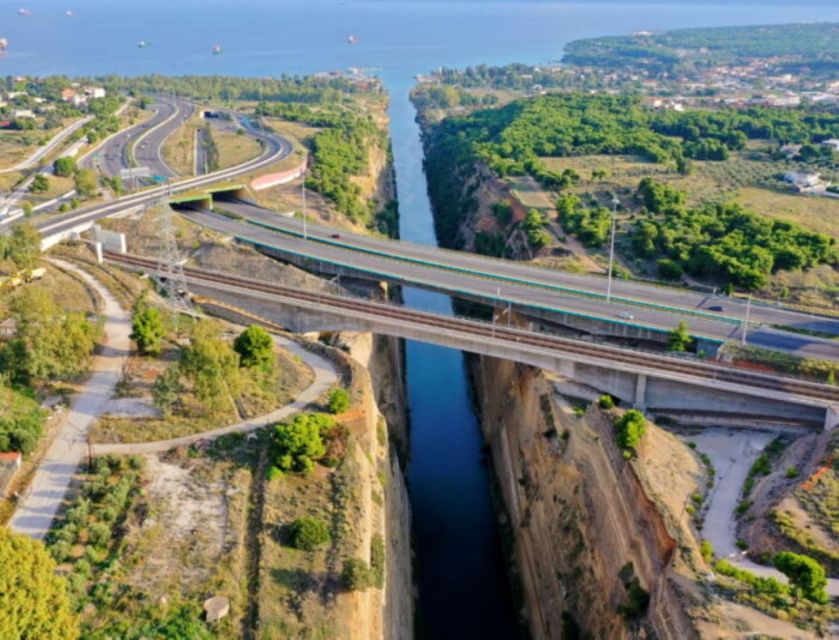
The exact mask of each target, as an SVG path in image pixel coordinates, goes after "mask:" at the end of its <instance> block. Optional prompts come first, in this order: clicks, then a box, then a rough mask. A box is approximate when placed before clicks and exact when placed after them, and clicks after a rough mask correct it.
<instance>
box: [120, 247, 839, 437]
mask: <svg viewBox="0 0 839 640" xmlns="http://www.w3.org/2000/svg"><path fill="white" fill-rule="evenodd" d="M106 259H107V260H109V261H112V262H114V263H116V264H120V265H123V266H125V267H127V268H131V269H135V270H139V271H144V272H149V273H153V272H154V271H155V270H156V268H157V262H156V260H153V259H149V258H142V257H138V256H131V255H125V254H115V253H106ZM184 273H185V276H186V278H187V281H188V282H189V285H190V289H191V290H194V291H197V292H200V293H206V294H207V295H212V296H214V297H218V298H219V299H222V300H224V301H229V302H233V303H234V304H236V303H241V301H242V300H243V298H246V299H248V300H250V301H252V303H253V307H255V308H256V310H257V312H258V313H259V314H260V315H262V316H265V317H268V318H269V319H271V320H273V321H275V322H278V323H280V324H283V325H284V326H287V327H289V328H290V329H292V330H294V331H314V330H354V331H369V332H373V333H380V334H384V335H389V336H394V337H399V338H405V339H410V340H418V341H421V342H428V343H433V344H438V345H442V346H447V347H452V348H455V349H459V350H463V351H467V352H470V353H476V354H481V355H486V356H491V357H497V358H504V359H508V360H512V361H515V362H520V363H522V364H526V365H531V366H535V367H539V368H542V369H548V370H552V371H556V372H559V373H561V374H563V375H565V376H567V377H570V378H573V379H575V380H578V381H581V382H584V383H585V384H588V385H590V386H592V387H594V388H596V389H599V390H601V391H603V392H605V393H610V394H612V395H614V396H616V397H618V398H620V399H621V400H623V401H626V402H628V403H630V404H633V405H635V406H637V407H639V408H642V409H645V410H650V411H654V412H666V411H667V410H670V411H672V412H683V413H684V412H691V411H694V412H696V411H702V412H704V413H706V414H708V413H713V412H719V413H721V414H722V413H724V414H725V415H727V416H742V417H747V418H748V419H749V420H750V421H752V422H753V423H759V424H767V423H768V424H775V423H783V424H790V423H796V424H800V425H809V426H815V425H819V426H825V427H833V426H835V424H836V423H837V421H839V413H837V410H836V407H839V389H837V388H836V387H833V386H828V385H822V384H817V383H812V382H807V381H802V380H797V379H791V378H785V377H781V376H777V375H768V374H762V373H755V372H752V371H747V370H739V369H737V368H735V367H732V366H731V364H726V363H716V362H707V361H701V362H700V361H696V360H692V359H685V358H680V357H675V356H672V355H666V354H655V353H650V352H641V351H634V350H631V349H626V348H619V347H615V346H609V345H604V344H598V343H592V342H586V341H581V340H574V339H569V338H564V337H559V336H556V335H551V334H544V333H539V332H534V331H526V330H523V329H519V328H514V327H508V326H505V325H504V324H503V323H487V322H480V321H476V320H472V319H466V318H458V317H448V316H441V315H438V314H434V313H427V312H421V311H415V310H412V309H406V308H404V307H399V306H394V305H390V304H387V303H381V302H373V301H370V300H365V299H359V298H350V297H346V296H337V295H331V294H324V293H320V292H309V291H301V290H299V289H295V288H292V287H285V286H282V285H278V284H273V283H269V282H264V281H260V280H255V279H252V278H243V277H239V276H230V275H227V274H223V273H219V272H214V271H209V270H205V269H196V268H185V269H184Z"/></svg>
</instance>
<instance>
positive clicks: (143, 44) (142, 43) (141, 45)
mask: <svg viewBox="0 0 839 640" xmlns="http://www.w3.org/2000/svg"><path fill="white" fill-rule="evenodd" d="M147 46H149V43H148V42H146V41H145V40H140V42H138V43H137V48H138V49H145V48H146V47H147Z"/></svg>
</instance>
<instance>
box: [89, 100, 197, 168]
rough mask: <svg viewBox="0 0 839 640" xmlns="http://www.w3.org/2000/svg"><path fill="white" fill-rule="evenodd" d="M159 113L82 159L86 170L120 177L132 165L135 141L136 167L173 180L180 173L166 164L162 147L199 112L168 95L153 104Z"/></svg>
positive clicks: (152, 106) (114, 137)
mask: <svg viewBox="0 0 839 640" xmlns="http://www.w3.org/2000/svg"><path fill="white" fill-rule="evenodd" d="M151 108H152V109H153V110H154V111H155V114H154V115H153V116H152V117H151V118H149V119H148V120H146V121H145V122H141V123H140V124H137V125H135V126H133V127H129V128H128V129H125V130H123V131H121V132H119V133H118V134H117V135H115V136H113V137H111V138H110V139H108V140H107V141H106V142H105V144H104V145H102V146H101V147H100V148H99V149H97V150H96V152H95V153H92V154H89V155H88V156H86V157H85V158H84V159H82V161H81V164H82V166H85V167H98V168H99V169H100V170H101V171H102V173H103V174H105V175H106V176H109V177H113V176H117V175H119V174H120V172H121V171H122V170H123V169H126V168H129V167H131V166H132V158H131V157H130V155H131V153H130V152H131V146H132V142H134V149H133V153H134V158H133V164H134V165H135V166H138V167H148V168H149V169H150V171H151V174H152V175H161V176H165V177H167V178H173V177H175V176H176V175H177V174H176V173H175V172H174V171H173V170H172V169H171V168H170V167H169V166H168V165H167V164H166V163H165V162H164V160H163V156H162V153H161V147H162V146H163V143H164V141H165V140H166V138H167V137H169V136H170V135H171V134H172V133H173V132H174V131H175V130H176V129H177V128H178V127H180V126H181V125H182V124H183V122H184V121H185V120H186V119H187V118H189V117H190V116H191V115H192V113H193V111H194V110H195V107H194V105H192V104H191V103H189V102H186V101H183V100H176V99H174V98H171V97H168V96H157V97H156V98H155V102H154V103H153V104H152V105H151Z"/></svg>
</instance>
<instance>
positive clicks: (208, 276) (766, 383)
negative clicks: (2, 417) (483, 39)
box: [105, 252, 839, 403]
mask: <svg viewBox="0 0 839 640" xmlns="http://www.w3.org/2000/svg"><path fill="white" fill-rule="evenodd" d="M105 257H106V258H107V259H109V260H111V261H113V262H116V263H121V264H124V265H128V266H131V267H135V268H140V269H142V270H146V271H154V270H156V269H157V262H156V261H154V260H150V259H147V258H142V257H139V256H132V255H127V254H118V253H111V252H105ZM184 274H185V275H186V276H187V277H188V278H190V279H194V280H201V281H205V282H212V283H216V284H222V285H227V286H232V287H237V288H241V289H243V290H250V291H255V292H260V293H267V294H271V295H278V296H283V297H285V298H290V299H292V300H297V301H300V302H305V303H314V304H318V305H325V306H329V307H331V308H332V309H334V310H335V311H336V312H340V311H342V310H345V311H352V312H358V313H365V314H368V315H374V316H377V317H387V318H390V319H393V320H397V321H400V322H414V323H420V324H423V325H425V326H431V327H435V328H439V329H443V330H450V331H457V332H461V333H468V334H469V335H470V336H472V337H476V336H477V337H486V338H490V339H492V340H504V341H507V342H509V343H513V344H519V345H527V346H531V347H537V348H540V349H548V350H553V351H561V352H564V353H572V354H576V355H580V356H585V357H590V358H591V357H596V358H601V359H606V360H610V361H613V362H620V363H623V364H626V365H630V366H638V367H644V368H649V367H651V366H652V367H655V368H657V369H662V370H666V371H669V372H672V373H678V374H683V375H688V376H692V377H695V378H705V379H711V380H715V381H719V382H729V383H732V384H738V385H744V386H750V387H758V388H761V389H766V390H767V391H780V392H784V393H791V394H796V395H800V396H804V397H809V398H817V399H819V400H826V401H829V402H836V403H839V389H837V388H834V387H832V386H828V385H823V384H818V383H812V382H806V381H801V380H796V379H793V378H785V377H781V376H774V375H769V374H758V373H748V372H743V371H738V370H732V369H731V368H730V367H723V366H720V365H714V364H708V363H704V362H687V361H681V360H677V359H675V358H671V357H667V356H662V355H658V354H654V353H646V352H636V351H631V350H628V349H621V348H619V347H613V346H610V345H603V344H596V343H581V342H579V341H576V340H572V339H568V338H563V337H560V336H553V335H548V334H540V333H534V332H530V331H524V330H521V329H514V328H508V327H503V326H499V325H495V324H489V323H485V322H480V321H476V320H469V319H465V318H458V317H448V316H440V315H436V314H433V313H427V312H423V311H415V310H413V309H406V308H404V307H396V306H393V305H389V304H385V303H380V302H372V301H369V300H362V299H358V298H348V297H345V296H336V295H332V294H324V293H312V292H308V291H302V290H299V289H294V288H291V287H285V286H283V285H278V284H272V283H269V282H264V281H260V280H253V279H250V278H243V277H239V276H230V275H227V274H223V273H219V272H216V271H208V270H205V269H196V268H192V267H184Z"/></svg>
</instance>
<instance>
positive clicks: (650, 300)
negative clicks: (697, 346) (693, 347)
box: [188, 201, 839, 360]
mask: <svg viewBox="0 0 839 640" xmlns="http://www.w3.org/2000/svg"><path fill="white" fill-rule="evenodd" d="M217 207H218V208H219V209H221V210H225V211H228V212H231V213H233V214H235V215H236V216H241V218H242V219H239V220H236V219H232V218H230V217H226V216H222V215H219V214H216V213H210V212H203V211H202V212H191V213H189V214H188V215H189V217H190V219H192V220H193V221H194V222H197V223H198V224H201V225H204V226H207V227H209V228H213V229H215V230H216V231H219V232H221V233H225V234H228V235H231V236H235V237H237V238H239V239H240V240H242V241H245V242H248V243H251V244H254V245H258V246H263V247H265V248H268V249H275V250H277V251H279V252H281V253H284V254H286V255H290V256H295V257H301V256H302V257H307V258H311V259H314V260H318V261H322V262H326V263H330V264H333V265H339V266H345V267H348V268H349V269H352V270H354V271H355V272H357V273H360V274H370V275H371V276H374V277H377V278H379V279H382V280H387V281H390V282H394V283H398V284H411V285H415V286H421V287H425V288H430V289H434V290H437V291H441V292H445V293H448V294H450V295H453V296H456V297H460V298H467V299H477V300H483V301H488V302H494V303H496V304H498V305H506V304H511V305H513V306H514V307H516V308H518V309H520V310H522V311H524V312H525V313H526V312H527V311H528V310H531V312H532V311H534V310H538V311H539V312H547V313H551V312H559V313H571V314H576V315H579V316H582V317H583V318H586V319H592V318H594V319H602V320H607V321H609V322H613V323H615V324H617V325H621V324H623V325H631V326H635V327H643V328H649V329H652V330H655V331H669V330H672V329H673V328H674V327H675V326H676V325H677V324H678V322H679V320H681V319H684V320H686V321H687V322H688V324H689V327H690V331H691V333H692V334H694V335H695V336H697V337H703V338H707V339H710V340H712V341H713V340H716V341H726V340H736V339H740V338H741V336H742V323H743V320H744V318H745V315H746V305H745V304H743V303H740V302H739V301H735V300H733V299H730V298H727V297H723V296H718V297H712V296H709V295H703V294H698V293H696V292H692V291H688V290H683V289H676V288H668V287H657V286H654V285H646V284H641V283H637V282H627V281H622V280H615V281H613V297H612V301H611V302H610V303H606V301H605V284H606V282H605V279H603V278H597V277H589V276H585V275H579V274H569V273H567V272H564V271H555V270H550V269H543V268H539V267H534V266H532V265H527V264H524V263H520V262H515V261H511V260H497V259H492V258H486V257H482V256H478V255H476V254H471V253H466V252H459V251H445V250H441V249H438V248H436V247H430V246H423V245H415V244H411V243H406V242H399V241H393V240H386V239H379V238H372V237H369V236H364V235H360V234H354V233H348V232H346V231H343V230H342V231H340V232H336V230H335V229H330V228H328V227H319V226H317V225H312V224H308V225H307V238H308V239H307V240H304V239H303V237H302V236H303V226H302V221H300V220H297V219H295V218H287V217H284V216H280V215H278V214H276V213H275V212H272V211H268V210H265V209H262V208H260V207H258V206H255V205H253V204H248V203H243V202H241V201H232V202H227V201H225V202H219V203H218V204H217ZM718 305H719V306H721V307H723V309H724V310H723V311H722V312H718V311H713V310H711V309H710V308H709V307H714V306H718ZM762 324H765V325H773V324H779V325H793V326H798V327H802V326H810V327H812V326H814V325H815V326H819V327H822V328H825V327H829V328H831V329H832V330H833V331H835V332H836V333H839V321H836V320H833V319H830V318H822V317H819V316H811V315H808V314H803V313H799V312H795V311H791V310H787V309H780V308H776V307H769V306H762V305H757V304H752V305H751V308H750V329H749V331H748V333H747V341H748V342H749V343H750V344H753V345H759V346H765V347H767V348H773V349H779V350H783V351H788V352H792V353H795V354H797V355H800V356H807V357H813V358H827V359H836V360H839V343H837V342H833V341H831V340H826V339H821V338H815V337H812V336H808V335H803V334H798V333H792V332H786V331H780V330H777V329H774V328H772V327H770V326H760V325H762Z"/></svg>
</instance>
